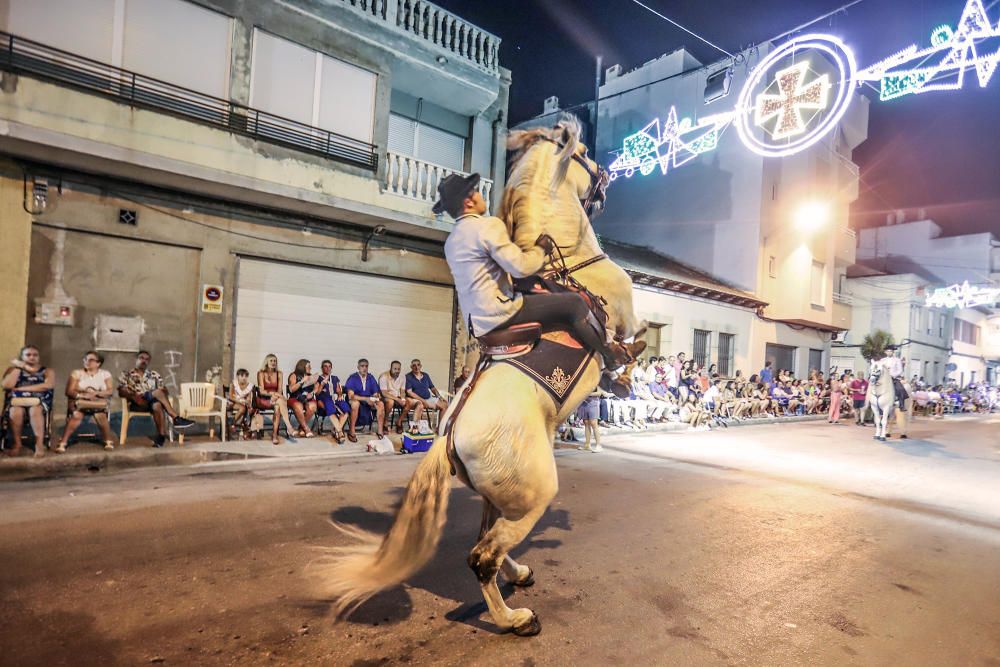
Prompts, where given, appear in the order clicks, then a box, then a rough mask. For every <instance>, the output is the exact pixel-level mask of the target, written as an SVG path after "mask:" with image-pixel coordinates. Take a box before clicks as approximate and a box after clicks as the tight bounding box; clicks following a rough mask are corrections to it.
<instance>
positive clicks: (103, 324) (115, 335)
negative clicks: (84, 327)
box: [94, 315, 146, 352]
mask: <svg viewBox="0 0 1000 667" xmlns="http://www.w3.org/2000/svg"><path fill="white" fill-rule="evenodd" d="M144 333H146V323H145V322H144V321H143V319H142V318H141V317H123V316H121V315H98V316H97V317H96V318H94V347H95V348H97V349H98V350H102V351H104V352H138V351H139V350H140V349H141V348H140V344H141V341H142V335H143V334H144Z"/></svg>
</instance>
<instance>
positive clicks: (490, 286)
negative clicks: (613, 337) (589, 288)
mask: <svg viewBox="0 0 1000 667" xmlns="http://www.w3.org/2000/svg"><path fill="white" fill-rule="evenodd" d="M479 179H480V176H479V174H471V175H469V176H460V175H458V174H451V175H449V176H447V177H446V178H444V179H443V180H442V181H441V183H440V185H438V194H439V196H440V199H439V201H438V202H437V203H436V204H435V205H434V208H433V210H434V212H435V213H442V212H447V213H448V214H449V215H451V216H452V217H453V218H455V228H454V229H453V230H452V232H451V234H450V235H449V236H448V240H447V241H446V242H445V246H444V252H445V258H446V259H447V261H448V267H449V268H450V269H451V273H452V276H453V277H454V279H455V289H456V292H457V293H458V303H459V306H460V307H461V309H462V312H463V313H464V314H465V316H466V317H467V318H468V323H469V333H470V334H471V335H472V336H474V337H478V336H482V335H484V334H487V333H489V332H491V331H494V330H498V329H505V328H508V327H511V326H514V325H516V324H525V323H529V322H538V323H539V324H541V325H542V331H543V332H545V333H547V332H550V331H557V330H566V331H569V332H571V333H572V334H573V335H574V337H576V339H577V340H579V341H580V342H581V343H582V344H583V345H585V346H587V347H588V348H590V349H592V350H594V351H596V352H597V353H598V354H600V355H601V356H602V357H603V359H604V366H605V369H607V370H614V369H616V368H618V367H620V366H622V365H623V364H624V362H625V361H626V359H627V353H626V352H625V350H624V349H623V348H622V347H621V346H620V345H618V344H617V343H608V342H607V339H606V336H605V334H604V331H603V329H602V327H601V326H600V325H599V324H598V323H597V321H596V320H595V318H594V317H593V315H592V314H591V311H590V307H589V306H588V305H587V302H586V301H584V299H583V297H581V296H580V295H579V294H577V293H575V292H562V293H540V294H535V293H532V294H521V293H519V292H515V291H514V288H513V286H512V284H511V280H510V276H511V275H512V276H514V277H515V278H525V277H528V276H532V275H534V274H536V273H538V272H539V271H540V270H541V269H542V267H543V266H544V265H545V261H546V257H547V256H548V255H550V254H551V253H552V252H553V251H554V249H555V244H554V242H553V241H552V239H551V238H550V237H548V236H547V235H545V234H541V235H539V236H538V238H537V239H536V241H535V245H534V247H532V248H530V249H529V250H527V251H522V250H521V249H520V248H519V247H518V246H517V244H515V243H514V242H513V240H512V239H511V237H510V234H509V233H508V232H507V227H506V225H505V224H504V222H503V221H502V220H500V219H499V218H495V217H492V216H487V215H485V213H486V201H485V200H484V199H483V196H482V194H480V192H479V190H478V186H479ZM508 274H509V275H508ZM611 389H612V391H614V390H615V389H619V390H624V393H625V394H627V393H628V388H627V387H626V386H625V385H623V384H622V383H621V382H620V381H617V380H616V381H614V382H613V383H611ZM615 393H618V391H615Z"/></svg>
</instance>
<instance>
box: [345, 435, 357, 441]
mask: <svg viewBox="0 0 1000 667" xmlns="http://www.w3.org/2000/svg"><path fill="white" fill-rule="evenodd" d="M347 439H348V440H350V441H351V442H357V441H358V436H356V435H354V434H353V433H348V434H347Z"/></svg>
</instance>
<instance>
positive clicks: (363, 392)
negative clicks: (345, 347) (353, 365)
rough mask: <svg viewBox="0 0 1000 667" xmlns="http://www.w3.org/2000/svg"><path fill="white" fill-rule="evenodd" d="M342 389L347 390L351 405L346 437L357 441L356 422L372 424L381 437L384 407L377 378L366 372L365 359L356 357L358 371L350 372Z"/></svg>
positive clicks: (366, 362)
mask: <svg viewBox="0 0 1000 667" xmlns="http://www.w3.org/2000/svg"><path fill="white" fill-rule="evenodd" d="M344 391H346V392H347V402H348V403H349V404H350V406H351V428H350V430H348V432H347V439H348V440H350V441H351V442H357V441H358V436H357V432H356V428H357V425H358V423H360V424H361V425H362V426H367V425H368V424H374V425H375V435H377V436H378V437H379V438H381V437H382V435H383V428H382V427H383V424H384V422H385V409H384V408H383V407H382V394H381V393H380V392H379V388H378V380H376V379H375V377H374V376H372V375H369V374H368V360H367V359H358V372H357V373H352V374H351V377H349V378H347V382H345V383H344Z"/></svg>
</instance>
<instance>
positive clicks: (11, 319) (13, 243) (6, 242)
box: [0, 164, 31, 400]
mask: <svg viewBox="0 0 1000 667" xmlns="http://www.w3.org/2000/svg"><path fill="white" fill-rule="evenodd" d="M0 173H2V175H0V237H2V238H3V242H0V285H2V286H3V288H2V289H0V365H2V366H3V367H4V368H6V367H7V362H8V361H9V360H10V359H13V358H15V357H16V356H17V353H18V351H19V350H20V348H21V346H22V345H24V326H25V317H26V313H25V310H24V295H25V294H26V293H27V289H28V257H29V251H30V247H31V216H30V215H29V214H28V213H27V212H26V211H25V210H24V207H23V204H24V189H23V187H24V186H23V182H22V181H21V177H20V176H21V175H20V174H19V173H18V171H17V170H16V169H15V168H14V167H13V165H10V164H3V165H0ZM0 400H2V399H0Z"/></svg>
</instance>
